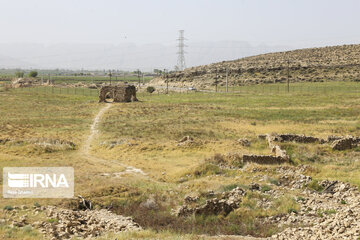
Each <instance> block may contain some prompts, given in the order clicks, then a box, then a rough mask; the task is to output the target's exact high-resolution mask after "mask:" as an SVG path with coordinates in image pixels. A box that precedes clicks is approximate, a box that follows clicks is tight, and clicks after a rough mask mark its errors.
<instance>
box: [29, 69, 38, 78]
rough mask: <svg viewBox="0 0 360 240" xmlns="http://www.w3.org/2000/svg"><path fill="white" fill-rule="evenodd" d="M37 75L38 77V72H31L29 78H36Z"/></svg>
mask: <svg viewBox="0 0 360 240" xmlns="http://www.w3.org/2000/svg"><path fill="white" fill-rule="evenodd" d="M37 75H38V72H37V71H31V72H30V73H29V77H32V78H36V77H37Z"/></svg>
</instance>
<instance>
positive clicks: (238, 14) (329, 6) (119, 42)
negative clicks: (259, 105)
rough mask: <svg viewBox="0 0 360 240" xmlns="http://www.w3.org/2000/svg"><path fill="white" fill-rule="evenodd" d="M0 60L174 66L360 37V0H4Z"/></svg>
mask: <svg viewBox="0 0 360 240" xmlns="http://www.w3.org/2000/svg"><path fill="white" fill-rule="evenodd" d="M0 10H1V11H0V68H15V67H16V68H23V67H33V68H74V69H79V68H88V69H90V68H104V69H105V68H116V69H137V68H141V69H153V68H155V67H156V68H169V69H171V68H173V67H174V66H175V64H176V62H177V59H176V58H177V56H176V52H177V49H176V38H177V37H178V31H179V30H180V29H184V30H185V37H186V38H187V39H188V40H187V45H188V47H187V49H186V51H187V55H186V61H187V66H195V65H200V64H208V63H212V62H217V61H223V60H233V59H238V58H241V57H244V56H250V55H255V54H260V53H266V52H273V51H284V50H289V49H296V48H304V47H321V46H326V45H340V44H354V43H360V27H359V23H360V14H359V10H360V0H117V1H116V0H0Z"/></svg>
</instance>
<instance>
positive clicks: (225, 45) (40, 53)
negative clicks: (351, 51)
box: [0, 40, 289, 71]
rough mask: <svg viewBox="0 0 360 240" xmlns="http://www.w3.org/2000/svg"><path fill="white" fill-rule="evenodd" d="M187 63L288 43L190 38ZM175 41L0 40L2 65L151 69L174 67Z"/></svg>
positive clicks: (237, 55) (217, 59)
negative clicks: (63, 41) (192, 40)
mask: <svg viewBox="0 0 360 240" xmlns="http://www.w3.org/2000/svg"><path fill="white" fill-rule="evenodd" d="M187 45H188V47H186V49H185V50H186V52H187V54H186V55H185V58H186V63H187V66H198V65H203V64H209V63H212V62H217V61H221V60H223V59H226V60H230V59H234V58H239V57H245V56H251V55H255V54H260V53H265V52H273V51H279V50H287V49H289V47H286V46H267V45H252V44H250V43H248V42H245V41H217V42H216V41H215V42H211V41H205V42H187ZM176 52H177V47H176V42H175V40H174V43H172V44H169V45H164V44H157V43H154V44H144V45H136V44H133V43H121V44H117V45H116V44H82V43H77V44H75V43H61V44H52V45H44V44H37V43H11V44H5V43H0V54H1V55H2V56H7V57H6V58H8V61H6V59H5V57H4V59H3V61H0V68H42V69H56V68H59V69H79V70H80V69H97V70H103V69H118V70H135V69H140V70H142V71H152V70H153V69H155V68H157V69H164V68H166V69H174V66H175V65H176V63H177V54H176Z"/></svg>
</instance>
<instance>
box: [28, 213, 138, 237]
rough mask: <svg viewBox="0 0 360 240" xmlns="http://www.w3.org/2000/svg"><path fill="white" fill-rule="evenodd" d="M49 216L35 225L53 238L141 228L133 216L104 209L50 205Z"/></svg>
mask: <svg viewBox="0 0 360 240" xmlns="http://www.w3.org/2000/svg"><path fill="white" fill-rule="evenodd" d="M47 217H48V218H49V219H51V220H52V221H47V222H35V223H33V226H34V227H35V228H38V229H40V231H41V232H42V233H44V234H45V235H47V236H49V237H50V238H51V239H70V238H72V237H78V238H90V237H97V236H100V235H101V234H103V233H106V232H115V233H116V232H122V231H137V230H141V227H140V226H139V225H138V224H137V223H135V222H134V221H133V220H132V218H130V217H123V216H119V215H116V214H114V213H112V212H110V211H108V210H104V209H102V210H93V211H91V210H85V211H73V210H68V209H59V208H56V207H52V206H49V207H47Z"/></svg>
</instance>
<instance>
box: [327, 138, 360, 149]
mask: <svg viewBox="0 0 360 240" xmlns="http://www.w3.org/2000/svg"><path fill="white" fill-rule="evenodd" d="M359 144H360V138H359V137H358V138H355V137H352V136H348V137H344V138H341V139H338V140H335V141H334V142H333V143H332V145H331V147H332V149H333V150H339V151H341V150H346V149H352V148H355V147H357V146H358V145H359Z"/></svg>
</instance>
